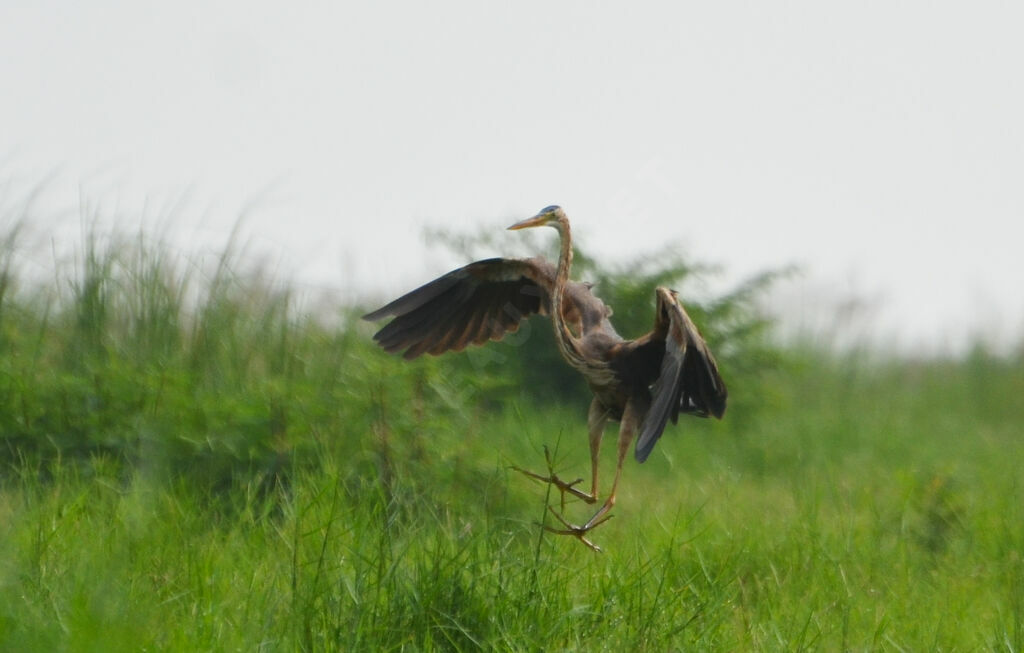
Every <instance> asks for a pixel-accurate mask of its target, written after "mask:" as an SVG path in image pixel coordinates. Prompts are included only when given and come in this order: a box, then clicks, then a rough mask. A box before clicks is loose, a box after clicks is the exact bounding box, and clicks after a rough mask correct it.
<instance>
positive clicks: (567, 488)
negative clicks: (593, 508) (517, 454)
mask: <svg viewBox="0 0 1024 653" xmlns="http://www.w3.org/2000/svg"><path fill="white" fill-rule="evenodd" d="M544 458H545V459H546V460H547V463H548V475H547V476H544V475H543V474H537V473H536V472H531V471H529V470H526V469H523V468H522V467H518V466H516V465H513V466H512V469H514V470H516V471H517V472H520V473H522V474H526V475H527V476H529V477H530V478H532V479H534V480H537V481H541V482H542V483H550V484H551V485H554V486H555V487H556V488H558V491H559V492H560V493H561V495H562V501H561V504H562V512H565V495H566V493H569V494H571V495H572V496H574V497H576V498H577V499H582V500H583V501H585V502H587V503H594V502H595V501H597V497H596V496H594V495H593V494H588V493H586V492H584V491H583V490H581V489H579V488H577V487H576V486H577V485H578V484H580V483H582V482H583V479H582V478H577V479H576V480H575V481H563V480H562V479H561V478H559V477H558V474H556V473H555V468H554V464H553V463H552V462H551V452H550V451H548V448H547V447H546V446H545V447H544Z"/></svg>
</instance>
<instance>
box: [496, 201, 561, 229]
mask: <svg viewBox="0 0 1024 653" xmlns="http://www.w3.org/2000/svg"><path fill="white" fill-rule="evenodd" d="M567 221H568V218H567V217H566V215H565V211H563V210H562V207H560V206H557V205H555V204H552V205H551V206H546V207H544V208H543V209H541V210H540V213H538V214H537V215H535V216H533V217H532V218H527V219H525V220H521V221H519V222H517V223H515V224H514V225H512V226H511V227H509V229H512V230H515V229H529V228H530V227H554V228H555V229H558V230H559V231H561V229H562V228H563V227H565V225H566V224H567Z"/></svg>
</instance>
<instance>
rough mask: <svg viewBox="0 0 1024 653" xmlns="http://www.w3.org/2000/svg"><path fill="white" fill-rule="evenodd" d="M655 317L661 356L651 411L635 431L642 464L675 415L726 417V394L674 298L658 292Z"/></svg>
mask: <svg viewBox="0 0 1024 653" xmlns="http://www.w3.org/2000/svg"><path fill="white" fill-rule="evenodd" d="M657 298H658V317H657V321H656V324H655V330H654V331H653V332H652V333H651V340H652V344H653V343H654V342H656V341H657V340H659V339H661V338H664V347H665V349H664V352H665V353H664V355H663V356H662V359H661V369H660V371H659V373H658V376H657V380H656V381H655V382H654V385H653V386H652V388H651V395H652V397H651V407H650V409H649V410H648V411H647V416H646V417H645V418H644V422H643V424H642V425H641V427H640V436H639V438H637V441H636V459H637V460H639V461H640V462H643V461H645V460H647V456H649V455H650V453H651V451H652V450H653V449H654V445H655V443H656V442H657V441H658V438H660V437H661V433H662V431H664V430H665V424H666V423H667V422H668V420H669V419H671V420H672V423H673V424H675V423H676V420H677V419H679V413H688V414H690V415H696V416H698V417H708V416H709V415H713V416H715V417H717V418H721V417H722V415H723V414H724V413H725V400H726V396H727V392H726V389H725V382H724V381H722V377H721V376H720V375H719V373H718V364H717V363H716V362H715V357H714V356H712V355H711V351H710V350H709V349H708V346H707V343H705V342H704V338H703V337H701V335H700V332H699V331H698V330H697V327H696V325H695V324H694V323H693V320H691V319H690V316H689V315H687V314H686V309H684V308H683V305H682V304H681V303H680V302H679V300H678V299H677V297H676V294H675V292H673V291H671V290H669V289H668V288H658V289H657Z"/></svg>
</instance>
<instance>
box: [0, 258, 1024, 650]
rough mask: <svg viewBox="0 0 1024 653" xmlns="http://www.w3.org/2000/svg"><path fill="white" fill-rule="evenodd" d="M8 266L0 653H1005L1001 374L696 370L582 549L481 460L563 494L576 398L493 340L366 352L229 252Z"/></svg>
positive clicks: (1014, 617)
mask: <svg viewBox="0 0 1024 653" xmlns="http://www.w3.org/2000/svg"><path fill="white" fill-rule="evenodd" d="M14 251H15V248H14V247H8V248H7V252H8V253H7V258H6V259H4V260H0V271H2V274H0V427H2V429H3V431H2V436H3V446H2V447H0V456H2V458H0V460H2V464H3V472H2V474H3V475H2V485H0V649H2V650H11V651H15V650H17V651H55V650H68V651H80V650H88V651H91V650H103V651H117V650H131V651H137V650H183V651H184V650H188V651H192V650H204V651H205V650H210V651H220V650H243V651H253V650H275V651H276V650H353V651H357V650H368V651H370V650H372V651H382V650H428V651H429V650H475V649H480V648H482V649H498V650H608V651H619V650H780V651H792V650H800V649H811V650H897V651H919V650H978V649H982V650H1001V651H1020V650H1022V649H1024V560H1022V552H1024V508H1022V506H1024V487H1022V485H1024V484H1022V480H1024V471H1022V470H1024V438H1022V436H1024V402H1022V401H1021V400H1020V397H1021V396H1024V365H1022V364H1021V360H1019V358H1014V359H1005V358H998V357H994V356H991V355H988V354H986V353H985V352H984V351H981V350H979V351H977V352H975V353H974V354H972V355H969V356H966V357H964V358H963V359H958V360H891V359H884V358H882V357H880V356H878V355H873V354H870V353H867V352H861V353H858V354H847V355H839V354H836V353H831V352H822V351H816V350H814V349H812V348H791V349H789V350H784V351H781V352H777V356H776V357H775V358H772V359H770V361H771V364H768V365H763V366H761V367H760V368H759V369H757V370H751V369H746V368H744V367H743V366H742V365H741V363H742V358H741V357H740V358H737V357H729V356H726V357H725V360H724V361H723V368H724V369H723V373H724V374H725V376H726V378H727V380H728V382H729V383H730V390H731V395H732V396H731V401H732V403H731V405H730V409H729V412H728V413H727V415H726V418H725V420H723V421H722V422H708V421H701V420H696V419H690V420H686V421H683V422H681V423H680V425H679V426H677V427H675V428H670V430H669V431H668V432H667V433H666V435H665V437H664V438H663V439H662V441H661V443H660V444H659V446H658V448H657V449H656V450H655V452H654V454H653V455H652V456H651V459H650V460H649V461H648V462H647V463H646V464H644V465H637V464H636V463H635V462H633V461H632V460H630V461H628V462H627V467H626V469H625V475H624V480H623V486H622V490H621V493H620V500H619V503H618V506H617V507H616V509H615V511H614V512H615V518H614V519H612V520H611V521H610V522H608V523H607V524H605V525H603V526H602V527H600V529H598V530H597V531H595V532H594V534H593V535H594V539H595V540H596V541H597V542H598V543H599V544H600V545H601V546H602V547H603V548H604V550H605V553H604V554H600V555H599V554H595V553H593V552H591V551H589V550H588V549H586V548H584V547H583V546H581V545H580V544H579V543H578V542H576V541H575V540H573V539H572V538H567V537H560V536H557V535H552V534H550V533H546V532H544V531H543V530H542V529H541V528H540V527H539V526H538V524H539V523H542V522H547V523H551V517H550V515H548V513H547V511H546V506H548V505H555V506H557V503H558V497H557V495H556V494H555V495H553V494H552V493H551V492H550V491H549V490H548V488H546V487H544V486H542V485H539V484H537V483H535V482H533V481H531V480H530V479H528V478H526V477H525V476H523V475H521V474H518V473H517V472H515V471H513V470H510V466H511V465H520V466H523V467H527V468H536V469H538V470H539V471H543V468H544V454H543V448H544V447H545V446H548V447H550V448H551V449H552V451H554V452H555V456H554V457H555V461H556V467H557V470H558V471H559V472H560V473H561V474H562V475H564V476H576V475H579V476H585V475H586V473H587V465H588V463H587V460H588V454H587V444H586V440H587V438H586V430H585V415H586V408H587V406H586V403H585V402H584V401H577V400H576V399H573V398H571V396H570V398H568V399H565V400H562V399H559V400H557V401H538V400H537V398H536V397H535V396H533V395H531V394H529V393H528V392H526V391H524V390H523V389H522V388H520V387H518V386H517V385H516V382H515V380H514V379H512V380H510V379H508V378H506V377H507V375H505V374H503V368H504V366H505V363H506V362H507V361H504V360H503V359H502V358H501V357H502V356H507V352H506V353H504V354H503V353H501V350H500V349H499V350H496V352H497V353H495V354H494V357H491V358H473V355H470V356H466V355H461V356H455V357H450V358H442V359H428V360H422V361H416V362H415V363H406V362H404V361H401V360H400V359H396V358H394V357H389V356H387V355H385V354H383V353H381V352H379V351H377V350H376V349H375V348H373V347H372V346H371V345H370V343H369V341H368V335H367V334H368V331H367V329H366V328H364V327H363V326H361V325H358V324H356V323H355V322H354V321H353V320H352V319H351V317H350V316H347V314H345V313H344V311H342V310H341V309H340V308H338V307H334V308H332V309H329V310H325V309H324V308H323V307H319V308H318V309H317V311H315V312H314V311H313V310H311V308H310V303H309V302H308V301H306V300H304V299H303V298H302V297H301V296H297V295H296V294H295V293H294V292H293V291H292V290H290V289H289V288H287V287H280V286H277V285H275V284H273V283H271V282H270V281H268V280H266V279H261V278H260V277H259V276H258V275H252V274H244V273H242V272H239V270H240V269H242V268H244V266H242V265H241V264H240V262H238V261H236V260H234V259H233V258H232V256H231V254H230V252H229V253H228V254H226V255H225V257H224V258H223V259H222V260H221V261H220V262H219V264H217V265H214V266H212V268H210V269H207V268H203V267H202V266H198V265H195V266H193V265H191V263H190V262H188V261H175V260H169V259H168V256H167V255H166V253H165V252H162V251H161V250H159V249H153V248H150V247H148V246H146V245H144V244H142V243H133V244H131V246H124V247H121V246H115V247H110V246H109V243H108V245H107V246H103V245H102V244H101V243H97V242H92V241H90V242H87V243H86V244H85V245H84V246H83V249H82V253H81V256H80V259H79V261H78V263H77V265H76V266H75V268H74V270H72V271H68V272H67V274H66V275H64V276H62V277H60V279H61V281H60V282H59V283H58V284H57V286H58V287H56V288H51V289H40V288H35V287H27V286H25V285H24V284H21V283H19V279H18V277H17V275H16V272H17V265H16V259H15V258H14V257H13V254H12V252H14ZM12 261H13V262H12ZM325 314H326V315H328V316H330V317H333V322H331V321H325V320H323V319H320V318H322V317H323V315H325ZM325 324H331V326H325ZM766 360H768V359H766ZM481 361H483V362H481ZM508 364H511V363H508ZM578 383H579V384H580V385H582V381H580V382H578ZM611 433H612V432H611V431H609V434H611ZM606 449H607V451H606V454H607V456H606V457H605V460H604V461H603V462H604V463H605V468H604V469H605V474H606V475H608V477H610V472H611V466H612V464H613V461H612V460H611V455H612V452H611V449H612V447H607V448H606ZM587 510H589V508H588V507H587V506H584V505H581V504H578V503H576V504H570V505H569V506H568V508H567V513H568V515H569V517H570V518H571V519H574V520H579V519H581V518H585V516H587V514H588V513H587Z"/></svg>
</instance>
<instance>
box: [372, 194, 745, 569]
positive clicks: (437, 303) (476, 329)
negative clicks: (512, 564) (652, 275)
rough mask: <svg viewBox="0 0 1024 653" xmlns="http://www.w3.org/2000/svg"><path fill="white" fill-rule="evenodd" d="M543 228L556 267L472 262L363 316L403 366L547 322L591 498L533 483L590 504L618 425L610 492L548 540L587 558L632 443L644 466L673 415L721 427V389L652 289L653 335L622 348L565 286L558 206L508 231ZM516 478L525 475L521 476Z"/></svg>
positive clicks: (567, 238) (682, 317)
mask: <svg viewBox="0 0 1024 653" xmlns="http://www.w3.org/2000/svg"><path fill="white" fill-rule="evenodd" d="M537 226H551V227H554V228H555V229H556V230H558V232H559V235H560V236H561V253H560V256H559V259H558V265H557V267H556V266H554V265H552V264H551V263H548V262H547V261H545V260H544V259H541V258H531V259H502V258H497V259H487V260H484V261H477V262H475V263H471V264H469V265H467V266H465V267H462V268H459V269H457V270H453V271H452V272H449V273H448V274H446V275H444V276H442V277H440V278H438V279H436V280H434V281H432V282H430V283H428V284H426V285H424V286H422V287H420V288H417V289H416V290H413V291H412V292H410V293H408V294H406V295H403V296H402V297H400V298H398V299H396V300H395V301H393V302H391V303H390V304H388V305H386V306H384V307H383V308H381V309H379V310H377V311H374V312H373V313H370V314H368V315H366V316H365V317H366V319H369V320H378V319H381V318H384V317H387V316H394V318H395V319H394V320H392V321H391V322H390V323H388V324H387V325H386V326H384V328H382V329H381V330H380V331H378V332H377V334H376V335H375V336H374V339H375V340H377V342H378V343H379V344H380V345H381V346H382V347H383V348H384V349H386V350H387V351H389V352H399V351H403V350H404V356H405V358H409V359H411V358H415V357H417V356H419V355H421V354H423V353H430V354H440V353H443V352H445V351H449V350H455V351H458V350H461V349H463V348H464V347H465V346H467V345H468V344H483V343H484V342H486V341H487V340H498V339H500V338H501V337H502V336H504V334H506V333H509V332H512V331H515V330H516V329H518V328H519V324H520V322H521V321H522V320H523V319H525V318H526V317H528V316H529V315H532V314H535V313H541V314H548V315H550V316H551V320H552V324H553V326H554V332H555V342H556V343H557V345H558V348H559V351H560V352H561V354H562V357H563V358H564V359H565V360H566V362H568V363H569V365H571V366H572V367H573V368H575V369H576V370H577V371H579V372H580V374H582V375H583V377H584V378H585V379H586V381H587V384H588V385H589V386H590V389H591V390H592V391H593V393H594V400H593V401H592V403H591V406H590V411H589V415H588V424H589V430H590V451H591V473H592V476H591V491H590V493H584V492H582V491H581V490H579V489H577V488H575V487H574V486H575V484H576V481H573V482H572V483H566V482H564V481H562V480H561V479H559V478H558V477H557V476H556V475H555V474H554V472H551V473H550V475H549V476H542V475H539V474H534V473H532V472H525V473H527V474H528V475H530V476H531V477H533V478H537V479H540V480H543V481H546V482H550V483H553V484H555V485H556V486H557V487H558V488H559V489H560V490H561V491H562V493H563V496H564V494H565V493H566V492H568V493H570V494H572V495H574V496H577V497H579V498H581V499H583V500H585V501H587V502H589V503H593V502H595V501H596V500H597V497H598V472H597V470H598V454H599V451H600V444H601V437H602V434H603V433H604V427H605V424H606V423H607V422H608V421H609V420H612V421H618V422H620V424H621V426H620V431H619V443H618V445H619V446H618V465H617V467H616V473H615V480H614V481H613V483H612V490H611V492H610V493H609V495H608V498H607V499H606V501H605V503H604V504H603V506H602V507H601V509H600V510H598V512H597V513H596V514H595V515H594V516H593V517H592V518H591V519H590V520H589V521H587V522H586V523H585V524H583V525H582V526H573V525H571V524H569V523H568V522H567V521H565V519H564V518H563V517H562V516H561V515H559V514H558V513H555V514H556V515H557V516H558V518H559V519H560V520H562V522H563V524H564V525H565V527H566V528H565V529H564V530H559V531H557V532H561V533H566V534H571V535H575V536H577V537H579V538H580V539H581V540H582V541H584V542H585V543H587V544H588V545H589V546H591V547H593V548H595V549H596V548H597V547H596V546H594V545H593V544H592V543H591V542H590V541H589V540H587V539H586V538H585V537H584V535H585V534H586V533H587V532H588V531H589V530H590V529H592V528H594V527H595V526H597V525H599V524H601V523H603V522H604V521H605V520H606V519H607V518H608V515H607V513H608V511H609V510H610V509H611V507H612V506H613V505H614V503H615V492H616V489H617V487H618V482H619V478H620V475H621V471H622V463H623V461H624V459H625V456H626V453H627V452H628V449H629V445H630V444H631V443H632V442H633V440H634V438H635V437H637V435H638V437H637V439H636V458H637V460H639V461H640V462H643V461H644V460H646V459H647V456H648V455H649V454H650V452H651V450H652V449H653V448H654V444H655V443H656V442H657V440H658V438H659V437H661V433H662V431H663V430H664V428H665V425H666V423H667V421H668V420H669V419H671V420H672V421H673V423H675V421H676V419H677V418H678V416H679V413H681V412H682V413H688V414H692V415H697V416H700V417H707V416H709V415H713V416H715V417H721V416H722V414H723V413H724V412H725V400H726V389H725V384H724V382H723V381H722V379H721V377H720V376H719V374H718V367H717V364H716V363H715V360H714V357H713V356H712V355H711V352H710V351H709V350H708V348H707V345H706V344H705V343H704V340H703V338H702V337H701V336H700V334H699V332H698V331H697V328H696V326H694V324H693V322H692V321H691V320H690V318H689V316H688V315H687V314H686V311H685V310H684V309H683V307H682V305H681V304H680V303H679V301H678V299H677V298H676V293H675V292H674V291H672V290H669V289H667V288H662V287H659V288H657V289H656V291H655V296H656V301H657V313H656V317H655V324H654V328H653V329H652V330H651V331H650V332H649V333H647V334H646V335H644V336H642V337H640V338H637V339H635V340H626V339H624V338H622V337H621V336H620V335H619V334H618V333H617V332H616V331H615V328H614V327H613V326H612V324H611V321H610V320H609V318H610V316H611V314H612V311H611V309H610V308H609V307H608V306H606V305H605V304H604V302H602V301H601V300H600V299H599V298H598V297H597V296H596V295H594V293H593V292H592V290H591V287H590V285H589V284H584V283H579V282H570V281H569V272H570V268H571V266H572V242H571V234H570V230H569V221H568V218H567V217H566V215H565V212H564V211H563V210H562V209H561V208H559V207H557V206H549V207H547V208H545V209H543V210H542V211H541V212H540V213H539V214H537V215H536V216H534V217H533V218H529V219H527V220H523V221H522V222H519V223H516V224H515V225H512V226H511V227H509V228H510V229H523V228H527V227H537ZM520 471H525V470H520Z"/></svg>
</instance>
